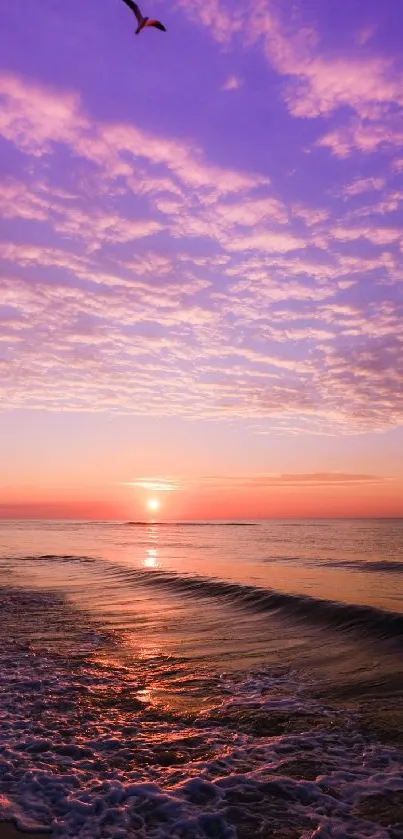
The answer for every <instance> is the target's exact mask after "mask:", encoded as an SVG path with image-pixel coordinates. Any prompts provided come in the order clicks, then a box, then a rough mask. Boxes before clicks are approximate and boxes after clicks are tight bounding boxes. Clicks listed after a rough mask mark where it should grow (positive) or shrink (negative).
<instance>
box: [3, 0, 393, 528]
mask: <svg viewBox="0 0 403 839" xmlns="http://www.w3.org/2000/svg"><path fill="white" fill-rule="evenodd" d="M142 9H143V12H144V14H147V15H149V16H151V17H154V16H155V17H159V18H160V19H161V20H162V21H163V23H164V24H165V26H166V28H167V32H166V33H162V32H160V31H158V30H156V29H151V28H150V29H147V30H145V31H143V32H142V33H141V34H140V35H139V36H138V37H136V36H134V29H135V26H136V21H135V19H134V17H133V15H132V14H131V11H130V9H128V8H127V6H126V5H125V4H124V3H123V2H122V0H86V2H85V3H84V2H83V0H69V2H68V3H66V2H65V0H41V2H40V3H16V2H15V0H0V20H1V26H0V276H1V280H0V395H1V402H0V406H1V407H0V463H1V473H0V517H3V518H7V517H24V516H38V517H55V518H63V517H70V518H118V519H119V518H126V517H130V518H137V519H141V518H143V517H144V516H145V515H151V513H155V514H157V512H158V515H159V516H160V517H164V518H171V519H172V518H251V517H255V516H256V517H266V516H267V517H280V518H283V517H298V516H310V517H311V516H312V517H315V516H333V515H334V516H378V515H379V516H396V515H397V516H398V515H403V429H402V424H403V353H402V349H403V328H402V323H403V317H402V316H403V283H402V281H403V273H402V268H403V256H402V254H403V227H402V207H403V119H402V105H403V73H402V70H403V67H402V64H403V59H402V53H401V43H402V35H403V7H402V3H401V0H388V2H387V3H379V0H349V2H346V0H337V2H336V0H326V2H323V0H309V2H307V0H295V2H290V0H250V2H249V3H248V4H244V3H241V2H238V0H231V2H229V0H228V1H227V2H224V0H171V2H169V3H168V2H166V0H144V4H143V6H142ZM153 500H155V501H157V502H159V504H160V508H159V510H158V511H156V510H155V511H152V510H151V509H150V507H149V502H150V501H153Z"/></svg>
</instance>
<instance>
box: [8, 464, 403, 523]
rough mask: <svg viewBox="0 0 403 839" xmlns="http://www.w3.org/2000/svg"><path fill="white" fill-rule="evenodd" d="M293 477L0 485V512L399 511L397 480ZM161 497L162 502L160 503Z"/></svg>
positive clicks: (401, 485)
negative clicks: (162, 493)
mask: <svg viewBox="0 0 403 839" xmlns="http://www.w3.org/2000/svg"><path fill="white" fill-rule="evenodd" d="M327 477H328V478H329V480H327V479H326V480H325V479H324V477H323V476H316V477H315V476H313V478H312V483H311V484H309V485H308V482H307V480H306V476H304V475H296V476H293V478H294V480H293V482H291V481H288V480H284V476H280V478H279V479H278V478H274V479H273V478H268V479H267V481H266V483H263V482H262V479H261V478H259V477H258V478H257V477H256V476H255V477H254V478H250V477H246V478H245V479H244V480H242V482H241V479H240V478H239V477H238V478H236V477H234V478H231V476H227V477H226V478H225V480H224V479H222V480H221V479H220V480H221V483H220V484H218V483H217V480H216V479H211V480H210V479H204V480H202V479H200V480H199V481H198V482H196V481H194V482H191V483H190V482H189V484H186V482H184V483H183V486H182V487H181V489H180V491H178V492H171V493H169V502H168V499H166V498H164V504H163V509H162V505H161V500H160V499H159V498H158V497H157V496H156V495H152V496H149V497H146V498H144V493H142V492H139V493H138V494H135V495H134V497H133V490H132V489H129V488H128V487H120V486H119V487H113V488H112V487H111V486H109V487H104V489H103V491H102V492H101V491H100V490H98V491H96V490H95V489H87V490H86V491H85V492H84V491H79V490H76V491H74V490H73V488H65V489H61V488H53V489H49V488H48V489H44V488H43V489H39V488H35V487H30V488H28V487H21V488H17V487H14V488H13V489H12V490H11V489H8V488H6V487H4V488H0V518H1V519H24V518H28V519H29V518H32V519H76V520H80V519H81V520H108V519H109V520H120V521H126V520H127V521H129V520H134V519H136V520H142V519H143V518H144V509H145V508H146V509H147V511H148V512H149V514H150V516H152V517H153V518H154V516H155V515H156V513H157V512H158V514H159V517H160V518H163V519H165V520H171V521H180V520H214V519H227V520H231V519H234V520H240V519H264V518H269V519H292V518H361V517H363V518H366V517H374V516H375V517H378V516H379V517H403V479H402V478H396V479H393V480H384V481H381V480H380V481H374V482H371V481H370V480H366V481H362V480H358V479H357V480H355V482H354V481H352V480H351V479H350V478H349V479H348V480H342V479H340V476H339V477H337V479H336V478H335V476H333V477H332V476H327ZM165 501H167V503H166V504H165Z"/></svg>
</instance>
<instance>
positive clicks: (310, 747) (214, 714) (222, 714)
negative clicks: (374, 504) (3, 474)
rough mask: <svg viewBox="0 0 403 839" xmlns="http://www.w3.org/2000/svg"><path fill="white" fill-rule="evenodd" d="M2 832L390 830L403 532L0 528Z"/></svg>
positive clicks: (298, 526)
mask: <svg viewBox="0 0 403 839" xmlns="http://www.w3.org/2000/svg"><path fill="white" fill-rule="evenodd" d="M0 586H1V589H0V604H1V625H0V691H1V706H0V707H1V717H0V820H1V819H10V818H11V819H13V820H14V821H15V822H16V823H17V825H19V826H20V827H21V828H25V829H31V830H32V829H35V828H36V829H38V828H42V829H48V830H49V831H52V833H53V835H54V836H56V837H108V839H123V837H130V836H136V837H140V839H142V837H153V839H154V837H155V839H157V837H158V839H160V838H161V839H162V837H168V836H169V837H178V839H188V837H189V839H192V838H193V837H195V838H196V839H205V837H218V839H220V837H234V839H235V837H239V839H247V837H252V836H253V837H257V836H262V837H269V836H270V837H271V836H276V837H277V839H294V837H303V839H308V837H313V836H315V837H323V838H324V839H327V837H329V839H330V837H352V836H357V837H377V839H383V838H384V837H385V839H386V838H387V837H390V838H391V839H398V837H403V712H402V709H401V697H402V692H403V660H402V651H403V522H402V521H399V520H385V519H384V520H356V521H324V520H320V521H277V522H273V521H270V522H243V523H239V522H237V523H235V524H233V523H230V522H215V523H208V522H203V523H186V524H184V523H182V524H181V523H171V524H158V523H133V522H132V523H129V522H126V523H106V522H105V523H98V524H92V523H74V522H72V523H66V522H63V523H61V522H3V523H2V525H1V527H0Z"/></svg>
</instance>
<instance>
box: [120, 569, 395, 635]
mask: <svg viewBox="0 0 403 839" xmlns="http://www.w3.org/2000/svg"><path fill="white" fill-rule="evenodd" d="M126 575H127V576H130V579H131V580H133V581H136V582H138V583H140V584H142V585H146V586H151V587H154V586H155V587H158V588H163V589H166V590H169V591H174V592H175V591H177V592H181V593H183V594H186V595H188V596H190V597H192V596H193V597H207V598H209V597H211V598H219V599H222V600H225V601H230V602H233V603H236V604H237V605H240V606H241V607H243V608H245V609H251V610H253V611H255V612H267V613H270V612H277V614H279V615H280V616H284V617H286V618H287V619H291V620H304V621H307V622H310V623H312V622H315V623H322V624H325V625H328V626H329V627H332V628H337V629H341V630H344V631H357V632H363V633H365V634H368V635H375V636H377V637H378V638H384V639H387V638H392V639H397V640H401V641H403V615H400V614H398V613H397V612H396V613H395V612H388V611H386V610H384V609H377V608H376V607H372V606H360V605H358V604H357V605H355V604H354V605H353V604H345V603H341V602H339V601H333V600H324V599H323V600H322V599H320V598H315V597H312V596H309V595H300V594H287V593H285V592H280V591H277V590H275V589H266V588H260V587H258V586H251V585H244V584H241V583H232V582H231V583H230V582H225V581H224V580H219V579H215V578H212V577H201V576H200V577H199V576H194V577H185V576H181V575H179V574H175V573H172V572H167V571H158V570H153V571H146V570H144V569H139V570H135V571H129V572H124V576H125V577H126Z"/></svg>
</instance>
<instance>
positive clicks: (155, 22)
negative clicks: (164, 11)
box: [146, 20, 166, 32]
mask: <svg viewBox="0 0 403 839" xmlns="http://www.w3.org/2000/svg"><path fill="white" fill-rule="evenodd" d="M146 26H155V28H156V29H160V30H161V32H166V29H165V26H164V24H163V23H161V21H160V20H148V21H147V23H146Z"/></svg>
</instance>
